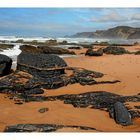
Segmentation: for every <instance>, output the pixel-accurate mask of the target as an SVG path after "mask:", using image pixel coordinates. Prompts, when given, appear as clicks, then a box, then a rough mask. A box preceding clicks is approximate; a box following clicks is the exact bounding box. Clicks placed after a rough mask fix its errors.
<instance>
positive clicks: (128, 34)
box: [69, 26, 140, 39]
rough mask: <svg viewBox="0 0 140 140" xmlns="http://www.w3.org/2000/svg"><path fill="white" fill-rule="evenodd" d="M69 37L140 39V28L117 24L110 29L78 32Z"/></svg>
mask: <svg viewBox="0 0 140 140" xmlns="http://www.w3.org/2000/svg"><path fill="white" fill-rule="evenodd" d="M69 37H74V38H76V37H78V38H82V37H83V38H84V37H87V38H121V39H140V28H133V27H128V26H117V27H114V28H110V29H108V30H97V31H95V32H81V33H76V34H74V35H72V36H69Z"/></svg>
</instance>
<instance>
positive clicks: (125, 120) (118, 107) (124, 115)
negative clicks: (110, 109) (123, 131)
mask: <svg viewBox="0 0 140 140" xmlns="http://www.w3.org/2000/svg"><path fill="white" fill-rule="evenodd" d="M114 118H115V121H116V122H117V123H118V124H121V125H124V126H127V125H131V124H132V120H131V114H130V113H129V112H128V110H127V108H126V107H125V106H124V104H123V103H121V102H116V103H115V104H114Z"/></svg>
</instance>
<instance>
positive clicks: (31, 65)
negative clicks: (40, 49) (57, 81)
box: [17, 53, 67, 78]
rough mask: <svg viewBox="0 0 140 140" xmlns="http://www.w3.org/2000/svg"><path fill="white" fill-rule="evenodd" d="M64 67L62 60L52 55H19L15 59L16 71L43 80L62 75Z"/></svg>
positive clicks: (64, 63)
mask: <svg viewBox="0 0 140 140" xmlns="http://www.w3.org/2000/svg"><path fill="white" fill-rule="evenodd" d="M66 66H67V64H66V62H65V61H64V60H63V59H62V58H60V57H59V56H57V55H53V54H30V53H21V54H20V55H19V56H18V58H17V70H21V71H25V72H28V73H30V74H32V75H34V76H40V77H44V78H45V77H48V76H49V75H53V76H55V75H61V74H64V68H65V67H66Z"/></svg>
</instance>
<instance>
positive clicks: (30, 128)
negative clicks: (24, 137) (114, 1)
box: [4, 124, 99, 132]
mask: <svg viewBox="0 0 140 140" xmlns="http://www.w3.org/2000/svg"><path fill="white" fill-rule="evenodd" d="M62 128H73V129H79V130H96V129H95V128H92V127H86V126H73V125H56V124H17V125H14V126H7V127H6V128H5V130H4V132H54V131H57V130H58V129H62ZM97 131H99V130H97Z"/></svg>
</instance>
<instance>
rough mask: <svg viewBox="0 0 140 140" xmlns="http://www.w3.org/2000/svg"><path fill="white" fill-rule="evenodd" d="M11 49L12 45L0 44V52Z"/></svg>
mask: <svg viewBox="0 0 140 140" xmlns="http://www.w3.org/2000/svg"><path fill="white" fill-rule="evenodd" d="M13 47H14V45H12V44H5V43H2V44H0V51H3V50H7V49H12V48H13Z"/></svg>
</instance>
